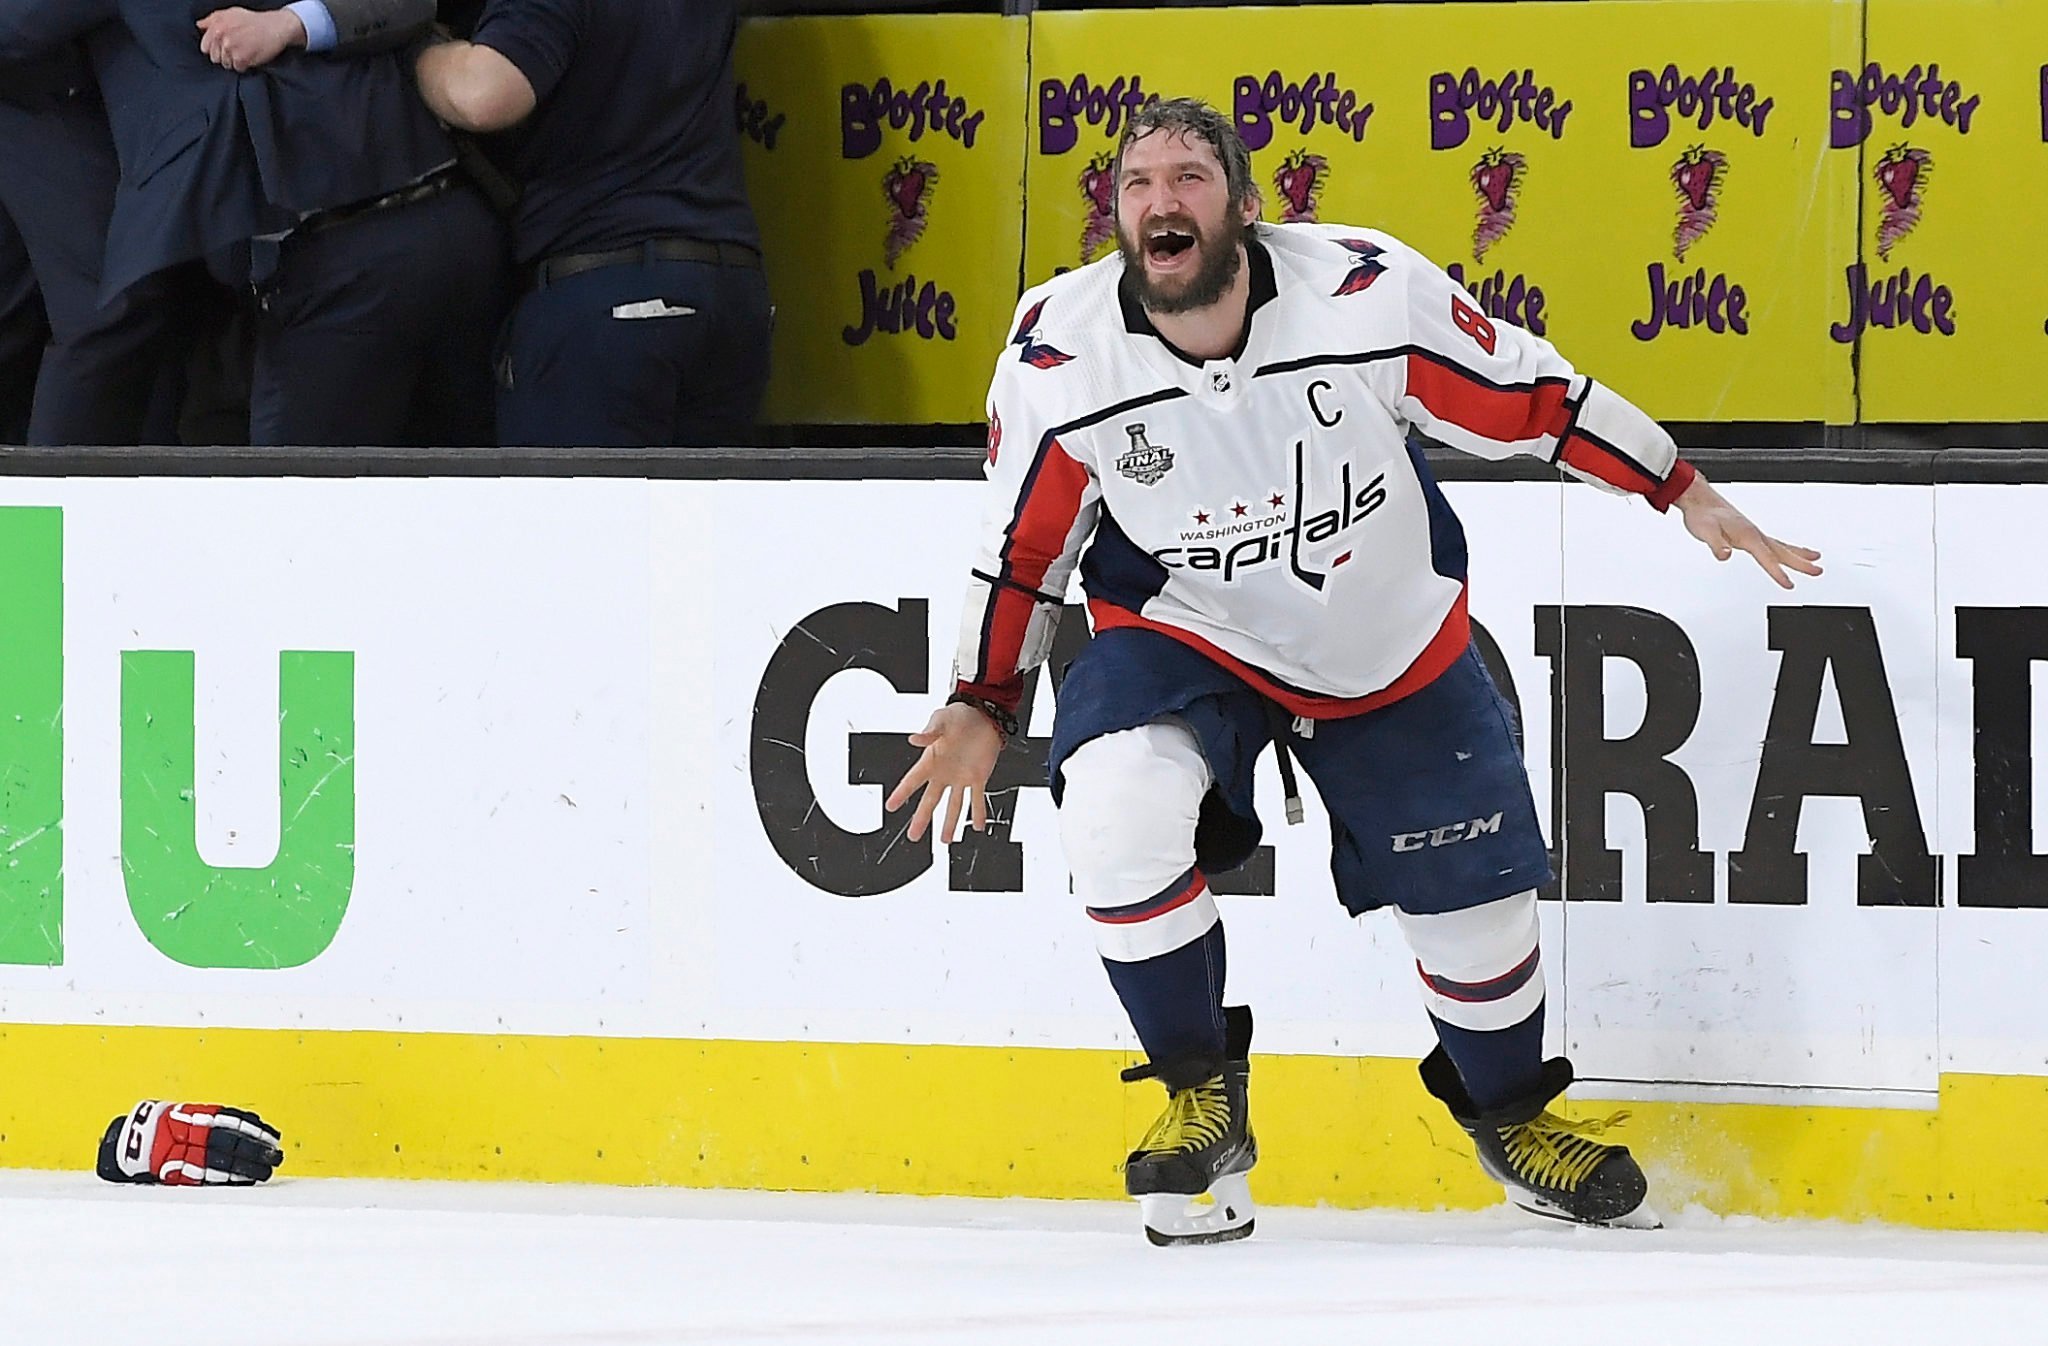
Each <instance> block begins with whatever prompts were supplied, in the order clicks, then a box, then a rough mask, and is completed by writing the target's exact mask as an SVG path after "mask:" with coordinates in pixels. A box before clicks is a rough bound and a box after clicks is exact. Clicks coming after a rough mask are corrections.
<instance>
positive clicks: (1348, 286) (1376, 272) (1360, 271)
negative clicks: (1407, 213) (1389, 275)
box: [1330, 238, 1387, 298]
mask: <svg viewBox="0 0 2048 1346" xmlns="http://www.w3.org/2000/svg"><path fill="white" fill-rule="evenodd" d="M1337 246H1338V247H1340V248H1344V249H1345V250H1347V251H1348V252H1350V254H1351V255H1352V257H1353V258H1354V259H1355V260H1354V261H1353V262H1352V263H1351V271H1350V273H1349V274H1348V275H1346V276H1345V277H1344V280H1343V282H1342V283H1341V284H1340V285H1338V286H1337V288H1336V289H1335V290H1332V291H1331V292H1330V293H1331V297H1332V298H1335V297H1337V296H1339V295H1347V294H1362V293H1364V292H1365V291H1366V290H1369V289H1371V288H1372V283H1373V282H1374V281H1376V280H1378V279H1379V278H1380V277H1381V275H1383V274H1384V273H1385V272H1386V269H1387V264H1386V263H1385V262H1382V261H1381V260H1380V258H1381V256H1382V255H1384V254H1385V252H1386V249H1385V248H1382V247H1381V246H1380V245H1379V244H1377V243H1368V242H1366V241H1365V240H1364V239H1362V238H1340V239H1338V240H1337Z"/></svg>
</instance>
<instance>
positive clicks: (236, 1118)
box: [99, 1099, 284, 1187]
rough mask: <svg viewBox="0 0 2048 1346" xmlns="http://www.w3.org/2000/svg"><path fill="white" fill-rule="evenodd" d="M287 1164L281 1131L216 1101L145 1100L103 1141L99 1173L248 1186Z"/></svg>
mask: <svg viewBox="0 0 2048 1346" xmlns="http://www.w3.org/2000/svg"><path fill="white" fill-rule="evenodd" d="M283 1162H284V1150H283V1148H282V1141H281V1139H280V1137H279V1136H278V1133H277V1130H276V1128H274V1127H272V1126H270V1125H268V1124H267V1123H265V1122H264V1120H263V1119H262V1118H261V1117H258V1116H257V1115H256V1114H255V1113H253V1112H244V1111H243V1110H242V1109H240V1108H224V1107H221V1106H220V1105H219V1104H217V1103H167V1102H165V1101H163V1100H162V1099H146V1100H144V1101H143V1102H140V1103H137V1104H136V1105H135V1110H134V1111H133V1112H131V1113H129V1114H128V1115H127V1116H125V1117H116V1118H115V1119H114V1120H113V1121H111V1122H109V1123H108V1124H107V1134H106V1135H104V1136H102V1137H101V1138H100V1158H99V1175H100V1176H101V1177H102V1178H105V1179H106V1180H107V1181H108V1182H147V1183H163V1184H165V1185H167V1186H172V1187H197V1186H201V1185H206V1186H216V1185H223V1184H225V1185H232V1186H246V1185H247V1184H249V1183H257V1182H262V1181H264V1180H265V1179H266V1178H268V1177H269V1176H270V1175H271V1172H272V1170H274V1169H275V1168H276V1167H277V1166H278V1165H279V1164H282V1163H283Z"/></svg>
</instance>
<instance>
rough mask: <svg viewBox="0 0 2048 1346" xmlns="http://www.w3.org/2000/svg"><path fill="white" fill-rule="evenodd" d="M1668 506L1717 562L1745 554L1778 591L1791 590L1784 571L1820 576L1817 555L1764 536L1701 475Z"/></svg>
mask: <svg viewBox="0 0 2048 1346" xmlns="http://www.w3.org/2000/svg"><path fill="white" fill-rule="evenodd" d="M1672 503H1673V504H1674V505H1676V506H1677V507H1678V512H1679V513H1680V514H1682V515H1684V516H1685V528H1686V531H1687V532H1689V533H1691V534H1692V535H1693V536H1694V537H1696V538H1698V539H1699V540H1700V541H1702V542H1704V543H1706V544H1707V547H1708V549H1709V550H1710V551H1712V552H1713V553H1714V559H1715V560H1717V561H1725V560H1727V559H1728V558H1729V557H1730V556H1733V555H1734V554H1735V553H1736V552H1739V551H1744V552H1748V553H1749V554H1750V555H1751V556H1752V557H1754V558H1755V559H1756V563H1757V564H1758V565H1760V566H1762V567H1763V569H1764V573H1765V574H1767V575H1769V576H1770V577H1771V578H1772V579H1773V580H1774V581H1776V582H1777V585H1778V587H1779V588H1781V589H1789V588H1791V587H1792V577H1791V576H1790V575H1788V574H1786V573H1785V572H1786V571H1788V570H1796V571H1798V572H1799V573H1800V574H1802V575H1818V574H1820V573H1821V569H1820V566H1819V565H1818V564H1817V562H1818V561H1819V560H1820V553H1819V552H1817V551H1815V550H1813V549H1812V548H1811V547H1797V546H1794V545H1793V544H1791V543H1790V542H1780V541H1778V539H1776V538H1774V537H1767V536H1766V535H1765V534H1764V531H1763V530H1762V529H1761V528H1758V527H1757V526H1756V525H1755V524H1753V523H1751V522H1750V521H1749V518H1748V516H1747V515H1745V514H1743V512H1742V511H1741V510H1739V509H1737V508H1735V506H1733V505H1731V504H1729V503H1728V499H1727V497H1726V496H1723V495H1722V494H1721V493H1720V492H1719V491H1717V490H1715V489H1714V487H1713V483H1711V482H1709V481H1708V480H1707V479H1706V478H1705V477H1704V476H1695V477H1694V478H1693V479H1692V485H1690V486H1688V487H1686V488H1685V491H1684V492H1683V493H1682V494H1681V495H1680V496H1679V497H1678V499H1676V500H1674V501H1673V502H1672Z"/></svg>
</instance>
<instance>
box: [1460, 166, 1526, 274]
mask: <svg viewBox="0 0 2048 1346" xmlns="http://www.w3.org/2000/svg"><path fill="white" fill-rule="evenodd" d="M1528 166H1529V164H1528V160H1526V159H1524V158H1523V157H1522V156H1521V155H1519V154H1514V153H1510V152H1509V151H1507V150H1501V149H1491V150H1488V151H1487V152H1486V153H1485V154H1484V155H1481V156H1480V159H1479V162H1478V163H1476V164H1474V165H1473V166H1472V190H1473V192H1474V193H1475V194H1477V195H1478V197H1479V223H1478V224H1477V225H1476V226H1475V227H1474V228H1473V230H1472V260H1473V261H1475V262H1483V261H1485V260H1486V250H1487V249H1488V248H1490V247H1492V246H1493V245H1494V244H1496V243H1498V242H1500V241H1501V240H1502V239H1503V238H1506V237H1507V233H1508V230H1510V229H1512V228H1514V227H1515V199H1516V198H1517V197H1519V196H1520V195H1521V193H1522V180H1523V175H1524V170H1526V169H1527V168H1528Z"/></svg>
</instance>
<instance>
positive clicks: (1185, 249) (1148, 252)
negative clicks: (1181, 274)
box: [1145, 229, 1195, 268]
mask: <svg viewBox="0 0 2048 1346" xmlns="http://www.w3.org/2000/svg"><path fill="white" fill-rule="evenodd" d="M1194 246H1195V236H1194V235H1193V234H1189V233H1184V232H1182V231H1181V230H1178V229H1161V230H1159V231H1158V232H1157V233H1155V234H1153V235H1152V236H1151V237H1149V238H1147V239H1146V240H1145V256H1146V257H1147V258H1149V259H1150V260H1151V262H1152V264H1153V265H1154V266H1163V267H1169V268H1170V267H1172V266H1173V265H1174V264H1175V263H1177V262H1178V261H1179V260H1180V259H1181V258H1182V257H1183V256H1184V255H1186V254H1187V253H1190V252H1192V251H1193V250H1194Z"/></svg>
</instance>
